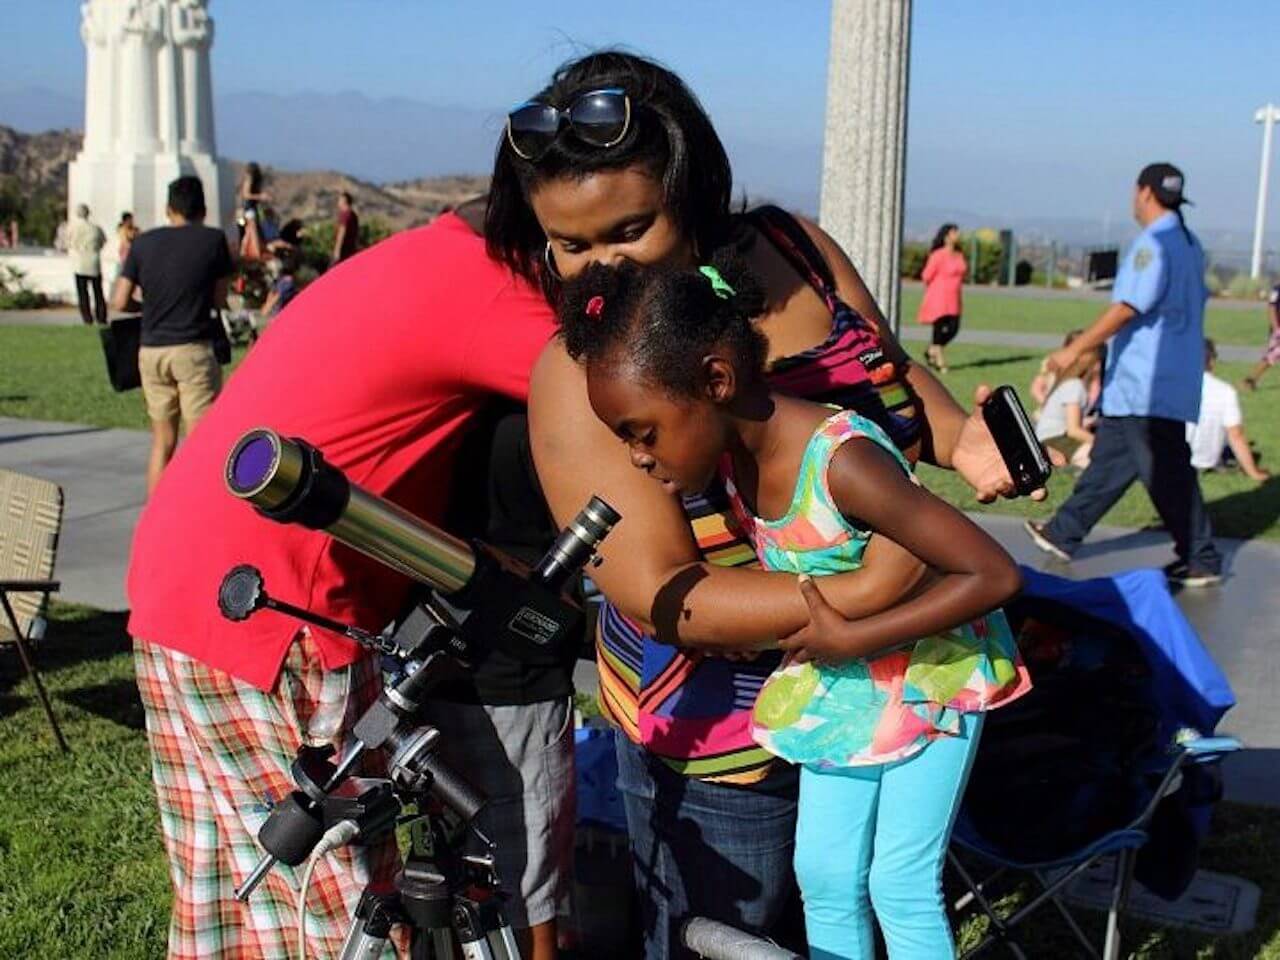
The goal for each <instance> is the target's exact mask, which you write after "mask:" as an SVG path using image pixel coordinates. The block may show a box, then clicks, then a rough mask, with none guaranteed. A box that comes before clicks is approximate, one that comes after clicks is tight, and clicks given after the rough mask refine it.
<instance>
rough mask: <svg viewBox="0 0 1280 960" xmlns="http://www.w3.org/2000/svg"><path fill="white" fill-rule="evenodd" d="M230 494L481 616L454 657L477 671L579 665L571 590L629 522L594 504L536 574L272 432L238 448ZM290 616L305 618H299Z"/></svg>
mask: <svg viewBox="0 0 1280 960" xmlns="http://www.w3.org/2000/svg"><path fill="white" fill-rule="evenodd" d="M226 484H227V489H228V490H230V492H231V493H232V494H233V495H234V496H236V497H239V498H240V499H242V500H247V501H249V502H250V503H251V504H253V506H254V507H255V508H256V509H257V511H258V513H260V514H261V515H262V516H264V517H266V518H268V519H270V520H275V521H277V522H279V523H298V524H301V525H302V526H304V527H308V528H309V529H312V530H322V531H324V532H325V533H328V534H329V535H330V536H331V537H333V538H334V539H335V540H338V541H339V542H341V543H344V544H346V545H347V546H349V547H351V548H353V549H355V550H358V551H359V552H360V553H363V554H365V555H366V556H369V557H372V558H373V559H375V560H378V561H381V562H382V563H384V564H386V565H387V566H388V567H391V568H392V569H393V570H397V571H399V572H400V573H403V574H404V575H406V576H408V577H411V578H412V579H414V580H416V581H417V582H418V583H421V584H423V585H425V586H427V587H430V588H432V589H433V590H436V591H437V592H438V593H439V594H440V595H441V596H442V597H444V599H446V600H447V601H448V602H449V604H451V605H452V606H454V607H458V608H461V609H464V610H469V611H471V615H470V616H469V617H468V618H467V620H466V622H465V623H464V625H463V627H462V637H461V640H462V643H461V644H458V645H455V649H454V651H453V652H454V654H455V656H456V657H457V658H458V659H459V660H460V661H461V662H462V663H463V664H464V665H468V666H469V665H471V664H472V662H473V658H474V657H476V656H481V655H483V649H484V647H485V646H486V645H487V644H493V645H496V646H498V647H500V648H502V649H504V650H505V651H506V652H509V653H510V654H511V655H512V656H515V657H517V658H518V659H520V660H522V661H524V662H526V663H529V664H531V665H548V664H553V663H558V662H562V661H563V659H564V658H565V657H567V656H569V655H570V653H571V652H572V651H571V650H569V649H568V648H569V647H570V646H571V645H572V644H574V643H576V642H577V637H578V630H579V628H580V627H581V624H582V619H581V607H580V605H579V604H578V603H577V601H576V600H573V598H571V597H566V596H564V595H563V590H564V587H565V586H566V584H567V582H568V581H569V579H570V577H572V576H573V575H574V574H575V573H577V572H578V571H579V570H581V569H582V567H583V566H584V565H585V564H586V562H587V561H588V560H590V559H591V558H592V557H593V555H594V554H595V550H596V547H597V546H598V545H599V543H600V542H601V541H602V540H603V539H604V538H605V536H607V535H608V533H609V531H610V530H611V529H612V528H613V526H614V525H615V524H616V523H617V522H618V521H619V519H621V518H620V517H619V515H618V513H617V511H615V510H614V509H613V508H612V507H610V506H609V504H607V503H605V501H603V500H601V499H600V498H599V497H592V498H591V500H590V502H589V503H588V504H587V505H586V507H584V508H583V509H582V511H581V512H579V513H578V515H577V516H576V517H575V518H574V519H573V521H572V522H570V524H569V525H568V526H567V527H565V528H564V530H562V531H561V533H560V534H559V536H557V537H556V539H555V542H554V543H553V544H552V545H551V548H550V549H549V550H548V551H547V553H546V554H545V555H544V556H543V558H542V559H541V560H540V561H539V562H538V563H537V565H536V566H534V567H533V569H531V570H530V569H527V568H526V567H525V565H524V564H522V563H520V562H519V561H517V560H515V559H514V558H512V557H509V556H507V555H505V554H503V553H501V552H500V551H498V550H495V549H494V548H492V547H490V546H488V545H486V544H483V543H480V542H478V541H473V542H472V543H468V542H467V541H465V540H461V539H459V538H458V537H455V536H453V535H452V534H450V533H446V532H445V531H444V530H441V529H440V528H438V527H436V526H433V525H432V524H430V523H428V522H427V521H425V520H423V519H421V518H419V517H416V516H414V515H413V514H411V513H409V512H408V511H407V510H405V509H403V508H402V507H399V506H397V505H396V504H394V503H391V502H390V501H388V500H385V499H383V498H381V497H378V496H376V495H375V494H372V493H369V492H368V491H366V490H363V489H361V488H360V487H359V486H357V485H356V484H353V483H351V482H350V481H349V480H348V479H347V477H346V476H345V475H344V474H343V473H342V471H340V470H338V469H337V468H336V467H334V466H333V465H331V464H329V463H327V462H325V459H324V457H323V456H322V455H321V454H320V451H319V450H317V449H316V448H315V447H313V446H312V445H311V444H309V443H307V442H306V441H305V440H301V439H297V438H292V439H290V438H285V437H281V436H280V435H279V434H277V433H276V432H275V431H273V430H268V429H265V428H260V429H257V430H251V431H250V432H249V433H247V434H245V435H244V436H243V437H241V438H240V440H239V441H238V442H237V443H236V445H235V447H233V448H232V451H231V455H230V456H229V457H228V458H227V465H226ZM277 608H278V605H277ZM285 612H288V613H293V614H295V615H296V608H295V609H290V610H286V611H285ZM303 619H306V618H305V617H304V618H303ZM312 622H315V621H314V620H313V621H312ZM322 625H324V624H322ZM341 632H347V631H341ZM348 635H350V634H349V633H348ZM353 639H357V640H359V639H360V638H359V637H353ZM464 646H465V647H466V649H463V647H464Z"/></svg>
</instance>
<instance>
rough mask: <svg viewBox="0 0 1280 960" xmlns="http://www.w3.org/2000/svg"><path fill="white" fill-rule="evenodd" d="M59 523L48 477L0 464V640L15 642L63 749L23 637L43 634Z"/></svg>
mask: <svg viewBox="0 0 1280 960" xmlns="http://www.w3.org/2000/svg"><path fill="white" fill-rule="evenodd" d="M61 529H62V488H61V487H59V486H58V485H57V484H55V483H50V482H49V481H48V480H40V479H38V478H36V477H28V476H24V475H23V474H21V473H14V472H13V471H11V470H0V605H2V606H3V608H4V620H3V621H0V643H15V644H17V646H18V656H20V657H21V658H22V665H23V666H24V667H25V668H26V670H27V673H28V674H29V675H30V677H31V682H32V683H33V684H35V688H36V693H37V694H38V695H39V697H40V703H41V704H42V705H43V706H44V712H45V714H47V715H48V717H49V724H50V725H51V726H52V727H53V735H54V737H56V738H57V740H58V746H60V747H61V748H62V750H63V752H64V753H70V748H69V747H68V746H67V741H66V740H65V739H63V736H62V730H61V729H60V728H59V727H58V720H57V718H56V717H55V716H54V715H53V706H52V704H50V703H49V694H48V693H46V692H45V689H44V684H43V683H42V682H41V680H40V674H39V673H37V672H36V666H35V662H34V661H33V660H32V659H31V650H30V647H29V641H31V640H38V639H40V638H41V637H43V636H44V630H45V614H46V613H47V612H48V609H49V595H50V594H52V593H56V592H57V591H58V588H59V586H60V584H59V583H58V581H57V580H53V579H50V578H51V577H52V576H53V561H54V558H55V556H56V555H57V552H58V533H59V531H60V530H61Z"/></svg>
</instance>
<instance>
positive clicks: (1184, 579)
mask: <svg viewBox="0 0 1280 960" xmlns="http://www.w3.org/2000/svg"><path fill="white" fill-rule="evenodd" d="M1164 575H1165V579H1167V580H1168V581H1169V582H1170V583H1172V584H1175V585H1176V586H1180V587H1212V586H1213V585H1214V584H1218V583H1221V582H1222V574H1220V573H1215V572H1213V571H1212V570H1208V569H1206V568H1204V567H1193V566H1191V564H1189V563H1187V561H1185V560H1175V561H1174V562H1173V563H1171V564H1169V565H1168V566H1166V567H1165V568H1164Z"/></svg>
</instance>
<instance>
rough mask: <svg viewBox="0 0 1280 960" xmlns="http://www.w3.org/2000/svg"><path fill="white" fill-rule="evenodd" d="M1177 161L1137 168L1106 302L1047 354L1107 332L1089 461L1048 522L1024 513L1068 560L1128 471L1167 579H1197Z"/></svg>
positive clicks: (1200, 530)
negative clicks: (1159, 541)
mask: <svg viewBox="0 0 1280 960" xmlns="http://www.w3.org/2000/svg"><path fill="white" fill-rule="evenodd" d="M1182 186H1183V177H1182V171H1180V170H1179V169H1178V168H1177V167H1175V166H1173V165H1172V164H1168V163H1153V164H1150V165H1149V166H1147V167H1144V168H1143V170H1142V172H1141V173H1140V174H1139V175H1138V183H1137V186H1136V187H1135V189H1134V195H1133V215H1134V217H1135V219H1137V221H1138V223H1139V224H1141V226H1142V232H1141V233H1140V234H1139V235H1138V238H1137V239H1136V240H1135V241H1134V242H1133V245H1132V246H1131V247H1130V248H1129V250H1128V252H1127V253H1126V254H1125V258H1124V262H1123V263H1122V264H1121V266H1120V272H1119V273H1118V274H1117V276H1116V281H1115V286H1114V288H1113V290H1112V295H1111V305H1110V306H1109V307H1108V308H1107V309H1106V310H1105V311H1103V313H1102V315H1101V316H1100V317H1098V319H1097V320H1095V321H1094V322H1093V325H1092V326H1090V327H1089V329H1087V330H1086V331H1085V332H1084V333H1083V334H1081V335H1080V336H1079V337H1077V338H1076V339H1075V340H1073V341H1072V342H1071V344H1070V345H1069V346H1066V347H1063V348H1062V349H1061V350H1057V351H1055V352H1054V353H1052V354H1050V355H1049V360H1048V366H1049V368H1050V369H1053V370H1063V369H1065V368H1067V367H1069V366H1070V365H1071V364H1072V363H1074V362H1075V360H1076V358H1077V357H1078V356H1079V355H1080V354H1081V353H1082V352H1083V351H1085V350H1089V349H1091V348H1093V347H1096V346H1099V345H1100V344H1103V343H1107V344H1108V348H1107V365H1106V372H1105V374H1104V377H1103V384H1102V420H1101V421H1100V423H1099V425H1098V430H1097V435H1096V439H1095V441H1094V444H1093V452H1092V454H1091V457H1090V461H1089V467H1088V469H1086V470H1085V472H1084V473H1083V474H1082V475H1081V477H1080V480H1079V481H1078V482H1077V483H1076V488H1075V492H1074V493H1072V495H1071V497H1070V498H1069V499H1068V500H1067V502H1066V503H1064V504H1063V505H1062V506H1061V507H1060V508H1059V509H1058V512H1057V514H1056V515H1055V516H1054V517H1053V519H1052V520H1050V521H1049V522H1048V523H1045V524H1040V523H1035V522H1033V521H1030V520H1028V521H1027V523H1026V529H1027V533H1028V534H1030V536H1031V539H1032V540H1034V541H1035V542H1036V545H1037V546H1038V547H1040V549H1042V550H1044V551H1045V552H1047V553H1051V554H1053V555H1054V556H1056V557H1058V558H1059V559H1061V560H1070V559H1071V555H1072V554H1073V553H1075V551H1076V549H1077V548H1078V547H1079V546H1080V542H1081V541H1082V540H1083V539H1084V538H1085V537H1086V536H1087V535H1088V533H1089V531H1090V530H1091V529H1093V526H1094V524H1096V523H1097V522H1098V521H1099V520H1100V519H1102V516H1103V514H1105V513H1106V512H1107V511H1108V510H1109V509H1111V506H1112V505H1113V504H1114V503H1115V502H1116V501H1117V500H1119V499H1120V498H1121V497H1122V496H1123V495H1124V492H1125V491H1126V490H1127V489H1129V486H1130V485H1131V484H1132V483H1133V482H1134V481H1135V480H1141V481H1142V485H1143V486H1144V487H1146V488H1147V493H1149V494H1150V495H1151V502H1152V503H1154V504H1155V507H1156V510H1157V511H1158V512H1159V514H1160V518H1161V519H1162V520H1163V521H1164V525H1165V528H1166V529H1167V530H1168V531H1169V533H1170V534H1172V535H1173V542H1174V547H1175V549H1176V550H1177V554H1178V559H1177V560H1176V561H1174V562H1173V563H1171V564H1169V566H1167V567H1165V573H1166V574H1167V575H1168V577H1169V579H1170V581H1172V582H1174V583H1178V584H1182V585H1183V586H1197V587H1198V586H1206V585H1208V584H1212V583H1217V582H1218V581H1219V580H1220V579H1221V571H1222V557H1221V555H1220V554H1219V553H1218V551H1217V548H1216V547H1215V546H1214V544H1213V533H1212V531H1211V530H1210V528H1209V517H1208V514H1207V513H1206V512H1205V508H1204V501H1203V499H1202V498H1201V496H1200V485H1199V481H1198V480H1197V478H1196V473H1195V470H1193V469H1192V467H1191V450H1190V448H1189V447H1188V446H1187V441H1186V424H1188V423H1195V422H1196V420H1197V419H1198V417H1199V415H1200V386H1201V381H1202V379H1203V376H1204V304H1205V300H1206V299H1207V297H1208V291H1207V290H1206V288H1205V285H1204V270H1205V263H1204V250H1203V249H1202V248H1201V246H1200V241H1199V240H1197V239H1196V237H1195V235H1194V234H1193V233H1192V232H1191V231H1190V230H1188V229H1187V226H1186V224H1185V223H1184V222H1183V219H1182V206H1183V204H1185V203H1187V200H1186V199H1185V198H1184V197H1183V196H1182Z"/></svg>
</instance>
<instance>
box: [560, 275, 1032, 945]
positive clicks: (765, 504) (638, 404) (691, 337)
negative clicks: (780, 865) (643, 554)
mask: <svg viewBox="0 0 1280 960" xmlns="http://www.w3.org/2000/svg"><path fill="white" fill-rule="evenodd" d="M762 308H763V297H762V295H761V293H760V290H759V288H758V286H757V285H756V284H755V282H754V281H753V280H752V278H751V277H750V276H749V275H747V274H746V272H745V271H744V270H743V269H742V268H741V266H740V265H739V264H738V262H737V261H736V260H735V259H734V258H733V257H732V256H731V255H728V256H725V255H718V256H717V257H716V258H715V265H714V266H707V267H703V268H701V269H700V270H699V271H696V272H695V271H685V270H678V269H675V268H673V267H653V268H648V269H642V268H639V267H636V266H634V265H633V264H630V263H628V262H625V261H624V262H623V263H622V264H621V265H620V266H618V267H616V268H609V267H604V266H599V265H597V266H592V267H588V268H587V269H586V270H585V271H583V273H582V274H580V275H579V277H578V278H577V279H576V280H574V281H572V282H570V283H568V284H567V285H566V287H565V290H564V296H563V300H562V302H561V327H562V334H563V337H564V341H565V347H566V349H567V351H568V352H569V354H570V356H572V357H574V358H575V359H577V360H578V361H579V362H581V363H583V364H584V365H585V367H586V374H587V388H588V395H589V399H590V402H591V406H592V408H593V409H594V411H595V412H596V414H597V415H598V416H599V417H600V419H601V420H602V421H604V423H606V424H607V425H608V426H609V427H610V429H612V430H613V432H614V433H615V434H616V435H617V436H618V437H619V438H620V439H621V440H622V441H623V442H624V443H626V444H627V446H628V447H629V448H630V452H631V459H632V463H633V464H634V465H635V466H636V467H638V468H639V469H642V470H645V471H647V472H648V473H649V474H650V475H651V476H652V477H653V479H654V480H655V481H656V482H658V483H661V484H662V486H663V488H664V489H665V490H666V491H667V492H669V493H671V494H681V493H686V494H696V493H698V492H700V491H702V490H703V489H705V488H706V487H707V486H708V484H710V483H711V481H712V480H713V479H714V478H715V477H716V475H717V474H720V475H721V476H723V478H724V479H725V482H726V486H727V488H728V490H729V494H730V497H731V499H732V500H733V502H734V505H735V514H736V516H737V518H738V521H739V523H740V524H741V525H742V527H743V529H744V531H745V532H746V533H747V535H748V537H749V539H750V540H751V541H752V542H753V544H754V546H755V548H756V551H757V553H758V555H759V558H760V561H761V563H762V564H763V565H764V566H765V567H767V568H769V569H775V570H787V571H792V572H794V573H797V574H800V575H801V578H800V584H801V585H800V589H801V590H802V591H803V592H804V595H805V598H806V600H807V601H808V603H809V606H810V610H811V615H812V619H811V622H810V624H809V625H808V626H807V627H805V628H804V629H802V630H801V631H799V632H798V633H796V634H794V635H793V636H791V637H787V638H784V639H783V640H781V641H779V643H778V646H779V647H781V648H782V649H784V650H788V651H790V652H791V653H792V654H793V656H792V657H791V659H790V660H789V662H788V663H787V664H786V665H785V666H783V667H782V668H780V669H779V670H778V671H777V672H775V674H774V675H773V677H771V678H770V680H769V682H768V683H767V684H766V686H765V688H764V689H763V690H762V691H761V694H760V696H759V698H758V699H757V701H756V706H755V732H756V735H757V739H758V740H759V741H760V743H761V744H762V745H764V746H765V747H767V748H768V749H769V750H771V751H772V752H774V753H776V754H777V755H778V756H780V757H782V758H783V759H785V760H789V761H791V762H794V763H799V764H803V769H802V773H801V787H800V814H799V822H798V827H797V837H796V852H795V861H796V873H797V877H798V879H799V881H800V885H801V890H802V892H803V894H804V900H805V918H806V926H807V929H808V936H809V945H810V949H811V951H812V952H811V956H813V957H841V958H846V957H847V958H858V960H863V958H868V960H869V958H871V957H872V955H873V944H874V935H873V930H872V924H871V918H870V911H871V908H872V907H874V909H875V911H876V914H877V917H878V919H879V922H880V926H881V928H882V930H883V931H884V934H885V939H886V942H887V944H888V947H889V953H890V956H891V957H893V958H894V960H912V958H928V960H936V958H938V957H943V956H950V955H952V953H953V949H954V948H953V944H952V939H951V930H950V926H949V924H948V922H947V917H946V912H945V909H944V907H943V902H942V891H941V873H942V864H943V860H944V856H945V852H946V846H947V839H948V836H949V834H950V831H951V826H952V822H953V819H954V816H955V812H956V808H957V806H958V804H959V801H960V797H961V795H962V793H963V790H964V784H965V781H966V779H967V777H968V773H969V769H970V766H971V764H972V760H973V756H974V752H975V750H976V748H977V743H978V735H979V733H980V731H981V728H982V713H983V711H984V710H986V709H988V708H990V707H992V706H994V705H995V704H997V703H1000V702H1004V701H1007V700H1010V699H1012V698H1013V697H1016V696H1018V695H1019V694H1021V693H1022V692H1024V691H1025V690H1026V689H1027V688H1028V685H1029V684H1028V681H1027V676H1026V671H1025V670H1024V669H1023V668H1022V667H1021V665H1020V664H1019V662H1018V660H1017V654H1016V650H1015V647H1014V645H1013V641H1012V638H1011V637H1010V634H1009V630H1008V627H1007V625H1006V623H1005V621H1004V617H1003V615H1002V614H1000V613H998V612H996V613H989V611H991V610H993V608H995V607H996V606H998V605H999V604H1000V603H1001V602H1003V601H1004V600H1006V599H1007V598H1008V597H1010V596H1011V595H1012V594H1013V593H1014V592H1016V590H1017V589H1018V586H1019V577H1018V572H1017V568H1016V567H1015V566H1014V564H1013V562H1012V560H1010V558H1009V557H1008V555H1007V554H1005V552H1004V551H1003V550H1001V549H1000V547H999V546H998V545H997V544H996V543H995V542H994V541H993V540H991V538H989V537H988V536H987V535H986V534H985V533H983V532H982V531H981V530H980V529H978V527H976V526H975V525H974V524H972V523H971V522H970V521H969V520H968V519H966V518H965V517H964V515H963V514H961V513H960V512H959V511H957V510H955V509H953V508H952V507H950V506H948V505H947V504H946V503H944V502H943V501H941V500H939V499H937V498H936V497H934V496H932V495H931V494H930V493H928V491H926V490H925V489H924V488H923V487H921V486H920V485H919V484H918V483H917V482H916V481H915V479H914V477H913V476H912V475H911V472H910V469H909V467H908V465H907V463H906V461H905V460H904V459H903V458H902V456H901V454H900V453H898V451H897V450H896V449H895V448H894V447H893V446H892V445H891V443H890V442H889V440H888V438H887V437H886V436H885V435H884V433H883V432H882V431H881V430H880V429H879V428H878V427H877V426H875V425H874V424H873V423H872V422H870V421H869V420H866V419H865V418H863V417H861V416H859V415H857V414H855V413H852V412H848V411H839V412H837V411H833V409H832V408H830V407H825V406H821V405H819V404H814V403H810V402H807V401H802V400H796V399H793V398H790V397H787V396H783V395H781V394H776V393H772V392H771V391H770V390H769V389H768V387H767V386H766V384H765V382H764V370H763V366H764V356H765V348H764V341H763V339H762V337H761V336H760V335H759V334H758V333H757V332H756V331H755V330H754V328H753V327H752V323H751V318H752V317H753V316H755V315H757V314H759V313H760V311H761V310H762ZM873 534H876V535H878V536H873ZM869 543H870V544H872V546H871V547H870V549H868V547H869ZM882 543H887V544H889V546H890V548H891V549H887V550H885V549H882V548H881V546H880V545H881V544H882ZM895 544H896V546H894V545H895ZM864 553H869V554H874V555H875V558H874V560H873V561H872V563H870V564H869V565H868V566H867V569H866V573H867V575H868V576H871V575H873V572H874V571H881V572H882V573H883V570H884V568H888V567H903V566H908V567H911V568H914V572H915V574H916V575H915V576H909V577H905V578H903V577H900V576H899V577H897V578H896V580H895V578H894V577H886V582H899V583H906V584H908V586H907V588H906V590H905V593H904V594H903V595H902V596H897V595H894V596H886V597H885V598H884V599H885V604H886V606H888V605H889V604H895V603H896V606H892V607H891V608H889V609H886V610H884V611H882V612H880V613H877V614H875V615H872V616H869V617H867V618H865V619H862V620H858V621H846V620H844V619H843V618H842V617H841V616H840V615H839V614H838V613H837V612H836V611H835V610H834V609H833V608H831V607H829V606H828V605H827V604H826V602H825V601H824V599H823V597H822V594H821V592H820V591H819V589H818V587H817V586H816V585H815V584H814V582H813V581H812V580H811V579H810V576H811V575H822V574H827V573H835V572H840V571H847V570H851V569H857V568H859V567H861V566H862V564H863V560H864ZM873 568H874V570H873ZM924 568H927V569H924ZM860 575H861V574H860ZM957 625H961V626H957ZM920 638H924V639H920Z"/></svg>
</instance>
